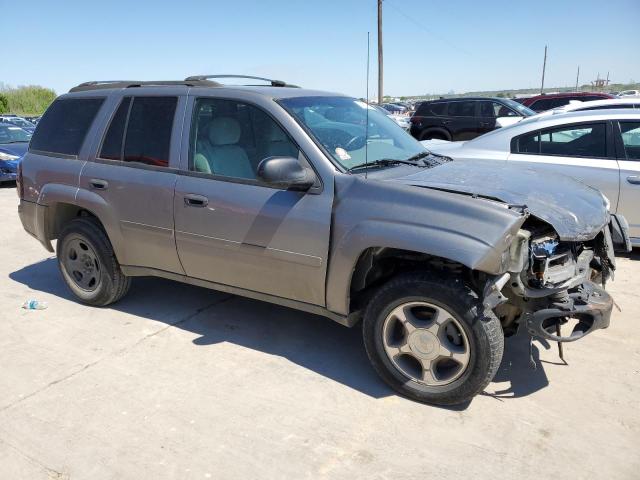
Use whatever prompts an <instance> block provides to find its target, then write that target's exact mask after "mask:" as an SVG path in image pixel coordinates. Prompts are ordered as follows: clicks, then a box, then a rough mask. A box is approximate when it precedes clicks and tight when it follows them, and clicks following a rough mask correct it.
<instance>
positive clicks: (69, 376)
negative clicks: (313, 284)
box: [0, 295, 234, 413]
mask: <svg viewBox="0 0 640 480" xmlns="http://www.w3.org/2000/svg"><path fill="white" fill-rule="evenodd" d="M232 298H234V295H227V296H226V297H224V298H222V299H219V300H216V301H215V302H213V303H210V304H209V305H205V306H204V307H200V308H198V309H196V311H195V312H193V313H190V314H189V315H187V316H186V317H183V318H181V319H179V320H176V321H175V322H172V323H169V324H167V325H165V326H164V327H162V328H159V329H158V330H156V331H155V332H152V333H149V334H148V335H145V336H144V337H142V338H141V339H140V340H138V341H137V342H135V343H134V344H133V345H130V346H128V347H124V348H121V349H120V350H118V351H116V352H113V353H110V354H108V355H105V356H104V357H102V358H99V359H97V360H94V361H93V362H90V363H87V364H86V365H83V366H82V367H81V368H79V369H78V370H76V371H74V372H71V373H69V374H68V375H65V376H64V377H61V378H58V379H56V380H53V381H51V382H49V383H47V384H46V385H43V386H42V387H40V388H38V389H37V390H35V391H33V392H31V393H30V394H28V395H26V396H24V397H20V398H18V399H16V400H14V401H13V402H11V403H9V404H7V405H5V406H3V407H0V413H2V412H4V411H6V410H8V409H10V408H11V407H13V406H15V405H18V404H20V403H22V402H24V401H25V400H28V399H30V398H32V397H34V396H35V395H38V394H39V393H41V392H44V391H45V390H48V389H49V388H51V387H53V386H54V385H57V384H59V383H61V382H64V381H65V380H68V379H70V378H73V377H75V376H76V375H78V374H79V373H82V372H84V371H85V370H88V369H89V368H91V367H93V366H94V365H97V364H98V363H100V362H102V361H103V360H105V359H107V358H111V357H117V356H120V355H123V354H125V353H127V352H129V351H131V350H132V349H134V348H135V347H137V346H138V345H140V344H141V343H143V342H145V341H146V340H148V339H149V338H151V337H153V336H155V335H158V334H160V333H162V332H164V331H165V330H167V329H169V328H172V327H175V326H176V325H180V324H182V323H184V322H188V321H189V320H191V319H192V318H194V317H196V316H198V315H199V314H201V313H202V312H204V311H206V310H208V309H210V308H212V307H215V306H217V305H220V304H222V303H224V302H226V301H228V300H230V299H232Z"/></svg>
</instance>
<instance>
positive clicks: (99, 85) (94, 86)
mask: <svg viewBox="0 0 640 480" xmlns="http://www.w3.org/2000/svg"><path fill="white" fill-rule="evenodd" d="M172 85H184V86H188V87H221V86H222V84H221V83H218V82H214V81H211V80H207V79H194V80H188V79H187V80H146V81H140V80H94V81H91V82H84V83H81V84H80V85H77V86H75V87H73V88H72V89H70V90H69V92H70V93H72V92H84V91H87V90H103V89H107V88H133V87H153V86H172Z"/></svg>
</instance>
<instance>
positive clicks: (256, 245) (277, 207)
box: [175, 93, 333, 305]
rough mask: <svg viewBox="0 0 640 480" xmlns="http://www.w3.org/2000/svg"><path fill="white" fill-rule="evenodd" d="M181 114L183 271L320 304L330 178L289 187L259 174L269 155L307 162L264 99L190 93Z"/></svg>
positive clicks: (178, 205)
mask: <svg viewBox="0 0 640 480" xmlns="http://www.w3.org/2000/svg"><path fill="white" fill-rule="evenodd" d="M255 101H258V100H257V99H255ZM261 101H266V100H261ZM270 104H272V105H273V103H272V102H270ZM186 118H190V121H189V122H190V125H191V127H190V132H189V133H185V136H184V137H183V149H182V155H183V159H184V160H183V162H182V167H183V170H184V171H183V172H181V175H180V176H179V177H178V181H177V184H176V191H175V221H176V242H177V246H178V252H179V255H180V260H181V261H182V265H184V269H185V271H186V273H187V275H188V276H190V277H193V278H196V279H202V280H207V281H209V282H215V283H217V284H220V285H226V286H230V287H236V288H240V289H243V290H244V291H252V292H258V293H261V294H268V295H272V296H277V297H284V298H287V299H292V300H296V301H299V302H305V303H309V304H314V305H324V304H325V278H326V269H327V257H328V249H329V234H330V225H331V208H332V204H333V184H332V183H330V184H325V185H324V186H323V185H322V183H318V184H317V185H316V186H314V187H313V188H312V189H311V190H310V191H308V192H295V191H289V190H282V189H278V188H273V187H272V186H269V185H267V184H264V183H262V182H261V181H260V180H259V179H258V178H257V177H256V174H255V172H256V168H257V165H258V164H259V163H260V161H261V160H263V159H264V158H266V157H269V156H288V157H295V158H297V159H298V161H299V162H301V163H304V164H306V165H310V166H312V165H311V163H310V162H308V160H307V158H308V157H307V156H305V154H304V153H303V151H302V148H301V147H300V146H299V145H300V142H299V141H297V140H294V138H293V137H292V136H291V134H290V133H289V132H288V131H287V130H285V129H284V128H283V127H282V126H281V123H279V121H277V120H276V119H275V117H273V116H272V115H271V114H269V113H267V109H265V108H264V106H261V105H258V104H256V103H250V102H248V101H246V100H241V99H234V98H223V97H217V96H216V95H215V93H212V94H210V96H204V94H203V96H199V97H197V98H190V100H189V107H188V109H187V116H186ZM186 130H187V129H185V131H186ZM302 140H304V138H303V139H302ZM306 141H307V142H309V140H308V139H306ZM319 178H320V177H319Z"/></svg>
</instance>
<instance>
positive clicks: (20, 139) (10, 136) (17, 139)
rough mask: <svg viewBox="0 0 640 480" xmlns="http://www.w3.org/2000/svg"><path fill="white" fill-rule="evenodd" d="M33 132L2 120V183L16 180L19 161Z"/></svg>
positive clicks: (0, 139) (0, 152)
mask: <svg viewBox="0 0 640 480" xmlns="http://www.w3.org/2000/svg"><path fill="white" fill-rule="evenodd" d="M29 140H31V134H30V133H29V132H27V131H25V130H23V129H21V128H20V127H16V126H15V125H13V124H11V123H5V122H0V183H5V182H14V181H15V180H16V172H17V168H18V163H19V162H20V159H21V158H22V156H23V155H24V154H25V153H26V151H27V147H28V146H29Z"/></svg>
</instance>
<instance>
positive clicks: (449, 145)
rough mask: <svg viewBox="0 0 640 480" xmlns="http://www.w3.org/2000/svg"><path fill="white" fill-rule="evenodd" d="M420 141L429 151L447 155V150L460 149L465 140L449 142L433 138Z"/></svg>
mask: <svg viewBox="0 0 640 480" xmlns="http://www.w3.org/2000/svg"><path fill="white" fill-rule="evenodd" d="M420 143H421V144H422V145H423V146H424V148H426V149H427V150H429V151H430V152H433V153H437V154H438V155H449V152H454V151H455V150H458V149H460V148H461V147H462V146H463V145H464V144H465V143H467V142H450V141H448V140H438V139H433V140H422V141H421V142H420Z"/></svg>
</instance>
